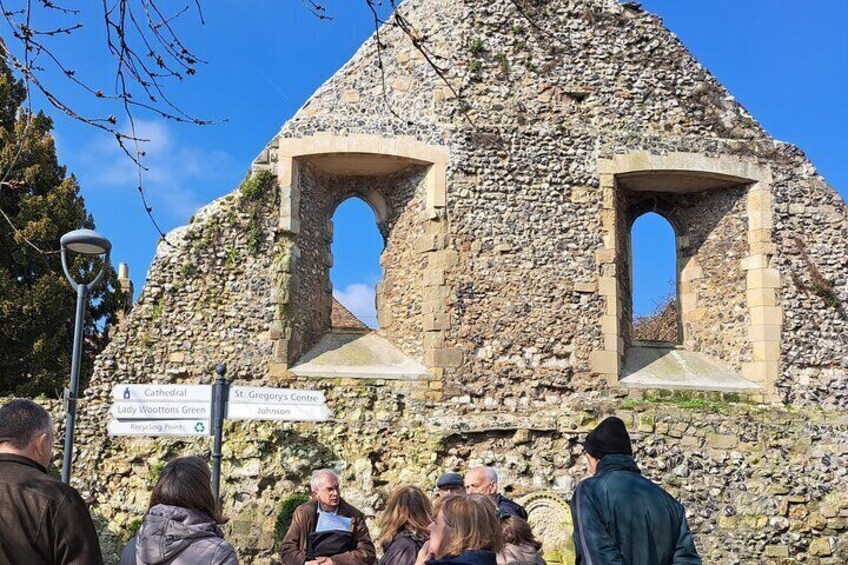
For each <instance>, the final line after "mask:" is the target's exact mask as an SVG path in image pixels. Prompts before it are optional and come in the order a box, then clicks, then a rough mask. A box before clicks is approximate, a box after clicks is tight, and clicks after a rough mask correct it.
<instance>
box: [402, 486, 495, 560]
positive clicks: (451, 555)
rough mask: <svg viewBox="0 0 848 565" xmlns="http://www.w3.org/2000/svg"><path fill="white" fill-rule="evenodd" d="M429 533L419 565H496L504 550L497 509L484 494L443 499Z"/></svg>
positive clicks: (420, 554)
mask: <svg viewBox="0 0 848 565" xmlns="http://www.w3.org/2000/svg"><path fill="white" fill-rule="evenodd" d="M429 530H430V541H428V542H427V543H426V544H424V547H422V548H421V551H419V552H418V560H417V561H416V565H496V563H497V561H496V558H495V555H496V554H497V553H498V552H500V551H501V550H502V549H503V532H502V531H501V524H500V521H499V520H498V516H497V508H496V507H495V503H494V502H492V499H491V498H490V497H489V496H487V495H484V494H464V495H458V496H451V497H448V498H445V499H443V500H442V502H441V504H440V507H439V512H438V514H437V515H436V519H435V520H434V521H433V522H432V523H431V524H430V527H429Z"/></svg>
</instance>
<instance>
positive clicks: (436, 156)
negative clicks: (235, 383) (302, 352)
mask: <svg viewBox="0 0 848 565" xmlns="http://www.w3.org/2000/svg"><path fill="white" fill-rule="evenodd" d="M275 143H276V145H277V157H278V159H277V170H276V173H277V179H278V182H279V187H280V217H279V228H280V232H281V236H282V237H283V238H288V239H289V240H290V245H291V247H292V251H291V255H292V256H293V257H294V258H295V260H297V258H298V257H299V255H300V253H299V250H298V249H297V235H298V234H299V233H300V197H301V195H300V183H299V174H298V173H299V166H300V165H299V164H300V162H302V161H309V160H311V159H315V158H320V159H322V160H323V161H322V162H323V163H324V164H325V165H327V164H329V165H330V166H333V160H336V161H338V162H339V163H340V165H339V166H341V167H344V166H347V165H348V164H349V162H350V159H351V158H352V157H354V158H357V159H355V160H358V158H359V157H362V159H361V161H362V162H363V163H368V162H369V161H370V162H373V163H377V162H378V160H380V159H383V161H384V162H385V161H386V160H387V159H393V160H397V162H398V163H399V164H400V165H403V166H406V165H421V166H426V167H427V172H426V175H425V178H424V187H425V188H424V189H425V210H424V216H425V217H424V218H423V219H424V220H425V226H426V228H425V233H424V234H422V235H421V237H420V238H419V240H420V241H419V242H418V245H417V247H418V250H419V252H421V253H422V254H425V255H426V256H427V268H426V271H425V272H423V273H422V286H423V287H424V289H423V290H424V303H423V304H422V310H423V334H424V335H423V336H422V343H423V347H424V363H425V365H426V366H427V367H428V368H429V369H430V370H431V372H432V373H433V375H434V377H436V378H437V379H441V378H442V375H443V372H444V370H445V369H446V368H455V367H458V366H459V365H461V364H462V362H463V359H462V357H463V356H462V352H461V351H460V350H458V349H455V348H448V347H445V332H446V331H447V330H448V329H449V328H450V310H449V308H448V307H447V304H446V297H447V295H448V292H447V291H448V287H447V285H446V281H445V270H446V269H448V268H450V267H452V266H453V265H454V264H455V262H456V259H457V254H456V251H454V250H452V249H450V248H449V245H448V239H449V238H448V231H447V229H448V228H447V221H446V217H445V208H446V205H447V190H446V177H447V166H448V163H449V159H450V153H449V151H448V148H447V147H444V146H438V145H430V144H426V143H423V142H421V141H418V140H417V139H415V138H413V137H411V136H380V135H372V134H349V135H333V134H331V133H327V132H319V133H316V134H314V135H311V136H305V137H291V138H285V137H284V138H278V139H277V140H275ZM345 159H347V160H348V161H347V162H344V163H343V162H342V161H344V160H345ZM328 160H329V161H328ZM360 174H361V173H360ZM361 196H364V197H365V196H371V197H373V196H374V195H361ZM365 200H366V202H368V204H369V205H371V206H372V208H374V211H375V214H376V215H377V218H378V222H379V221H382V220H383V219H385V214H386V211H385V209H380V204H381V201H382V199H381V198H379V199H376V200H375V199H374V198H365ZM383 206H384V203H383ZM284 279H285V280H287V281H289V282H288V284H290V285H293V284H297V280H296V277H284ZM292 294H293V293H292V292H291V289H290V288H289V289H284V290H278V292H277V295H278V296H280V297H282V299H287V297H289V296H291V295H292ZM291 331H292V328H291V326H290V325H289V324H287V322H286V320H284V319H278V320H275V323H274V326H273V327H272V331H271V338H272V340H274V341H275V342H279V343H277V344H276V346H275V351H276V352H282V353H281V354H280V353H277V354H275V359H274V362H273V363H272V364H271V367H270V369H269V370H270V373H271V374H272V375H283V374H285V373H286V372H287V371H288V369H289V367H290V366H291V365H292V364H293V363H294V362H295V361H296V359H292V358H291V355H289V354H287V353H286V352H288V351H289V348H288V341H289V340H290V339H291ZM433 384H436V383H433ZM433 392H434V393H435V392H436V391H433Z"/></svg>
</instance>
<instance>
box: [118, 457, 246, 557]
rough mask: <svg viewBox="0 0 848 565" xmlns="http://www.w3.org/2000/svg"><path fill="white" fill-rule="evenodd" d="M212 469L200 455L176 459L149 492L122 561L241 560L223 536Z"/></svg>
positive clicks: (222, 520)
mask: <svg viewBox="0 0 848 565" xmlns="http://www.w3.org/2000/svg"><path fill="white" fill-rule="evenodd" d="M209 481H210V472H209V466H208V465H207V464H206V462H205V461H203V460H202V459H199V458H197V457H182V458H179V459H174V460H173V461H171V462H170V463H168V464H167V465H166V466H165V468H164V469H163V470H162V475H161V476H160V477H159V481H158V482H157V483H156V487H155V488H154V489H153V494H152V495H151V497H150V509H149V510H148V511H147V515H146V516H145V517H144V522H143V523H142V524H141V528H140V529H139V530H138V534H136V536H135V537H134V538H133V539H131V540H130V542H129V543H128V544H127V546H126V547H125V548H124V551H123V552H122V553H121V565H238V559H237V558H236V552H235V550H234V549H233V546H232V545H230V544H229V543H228V542H226V541H225V540H224V538H223V537H222V534H221V530H220V528H219V527H218V525H219V524H222V523H224V522H225V520H224V519H222V518H221V516H220V515H219V514H218V510H217V508H216V504H215V500H214V498H213V496H212V489H211V488H210V486H209Z"/></svg>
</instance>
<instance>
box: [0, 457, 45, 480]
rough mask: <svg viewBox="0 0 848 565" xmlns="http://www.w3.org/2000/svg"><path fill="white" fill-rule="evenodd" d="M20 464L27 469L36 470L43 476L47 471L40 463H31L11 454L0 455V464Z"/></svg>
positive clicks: (26, 458) (25, 458) (29, 460)
mask: <svg viewBox="0 0 848 565" xmlns="http://www.w3.org/2000/svg"><path fill="white" fill-rule="evenodd" d="M6 462H9V463H20V464H21V465H26V466H27V467H32V468H33V469H38V470H39V471H41V472H42V473H44V474H45V475H46V474H47V469H45V468H44V467H43V466H42V465H41V463H38V462H36V461H33V460H32V459H30V458H29V457H24V456H23V455H15V454H13V453H0V463H6Z"/></svg>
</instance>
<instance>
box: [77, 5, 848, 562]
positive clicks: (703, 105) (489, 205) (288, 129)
mask: <svg viewBox="0 0 848 565" xmlns="http://www.w3.org/2000/svg"><path fill="white" fill-rule="evenodd" d="M518 4H519V5H521V6H522V7H523V8H524V9H525V10H526V13H527V14H528V15H529V16H530V18H531V19H532V23H531V22H530V21H528V20H527V19H526V18H525V17H524V16H522V15H521V13H520V12H519V11H518V10H517V9H516V6H515V3H514V2H512V1H509V0H486V1H479V0H408V1H407V2H404V3H403V4H402V5H401V12H402V13H403V14H404V15H405V17H406V18H407V19H408V20H409V21H410V22H411V23H412V24H413V25H414V26H415V28H416V29H417V30H418V36H419V37H427V38H428V41H429V47H430V48H431V49H432V51H433V52H435V53H437V54H439V55H440V56H442V57H444V59H439V60H438V64H439V65H441V66H443V67H444V68H445V73H444V74H445V79H446V80H447V82H448V83H449V84H450V87H449V86H448V84H446V82H445V80H443V79H442V78H440V77H439V76H438V75H437V73H436V72H435V71H434V69H433V68H432V67H431V66H430V65H429V64H428V63H427V62H426V61H425V60H424V57H423V56H422V54H421V53H420V52H419V51H418V50H417V49H416V47H415V46H414V45H413V44H412V42H411V41H410V40H409V38H407V37H405V36H404V35H403V34H402V33H401V31H400V30H399V29H398V28H397V27H384V28H383V30H382V32H381V34H382V41H383V42H384V44H385V47H384V49H383V50H382V61H383V63H384V68H385V84H383V83H382V82H381V73H380V69H379V67H378V65H377V46H376V43H375V41H374V39H373V38H372V39H371V40H369V41H368V42H366V44H365V45H363V47H362V48H361V50H360V51H359V52H358V53H357V54H356V55H355V56H354V57H353V59H351V61H350V62H348V63H347V64H346V65H345V66H344V67H342V69H340V70H339V71H338V73H337V74H336V75H335V76H333V77H332V78H331V79H330V80H329V81H327V83H325V84H324V85H323V86H322V87H321V88H320V89H319V90H318V91H317V92H316V93H315V94H314V95H313V97H312V98H311V99H310V100H309V101H308V102H307V103H306V104H305V105H304V106H303V108H301V109H300V110H299V111H298V112H297V114H296V115H295V116H294V117H293V118H292V119H291V120H290V121H289V122H287V123H286V124H285V125H283V127H282V129H281V131H280V133H279V135H278V136H277V137H275V139H273V140H272V141H271V142H270V143H269V145H268V146H267V148H265V149H264V150H263V151H262V152H261V154H260V156H259V158H257V160H256V162H255V163H254V165H253V170H254V172H255V174H259V173H260V172H262V171H266V172H270V173H271V174H272V175H274V176H275V177H276V179H277V181H278V182H277V183H276V185H275V183H268V184H262V185H261V186H262V187H263V190H256V189H255V186H254V185H251V186H252V187H253V188H251V190H245V189H244V188H243V189H240V190H237V191H235V192H234V193H232V194H230V195H228V196H226V197H224V198H222V199H220V200H218V201H216V202H213V203H212V204H210V205H208V206H206V207H205V208H204V209H202V210H201V211H200V212H199V213H198V214H197V216H196V217H195V218H194V219H193V220H192V222H191V224H190V225H188V226H185V227H183V228H179V229H178V230H175V231H174V232H173V233H171V234H169V237H168V240H169V242H170V244H164V243H163V244H161V245H160V247H159V250H158V253H157V255H156V258H155V260H154V262H153V265H152V266H151V269H150V272H149V275H148V279H147V283H146V285H145V288H144V290H143V292H142V295H141V297H140V299H139V301H138V304H137V306H136V307H135V309H134V310H133V312H132V313H131V314H130V315H129V316H128V317H127V318H126V319H125V320H124V321H123V322H122V326H121V327H120V329H119V330H118V332H117V333H116V335H115V337H114V339H113V341H112V342H111V344H110V345H109V347H108V348H107V349H106V350H105V351H104V353H103V354H102V355H101V356H100V357H99V359H98V360H97V366H96V370H95V375H94V377H93V379H92V384H91V386H90V387H89V389H88V390H87V393H86V399H85V401H84V402H83V403H82V408H81V409H82V414H81V416H80V419H79V426H80V438H81V442H82V443H81V449H80V453H79V456H78V459H77V462H76V468H77V469H78V471H77V478H76V480H75V484H76V485H77V486H78V487H79V488H80V490H81V491H82V493H83V495H84V496H85V497H86V498H87V499H88V500H90V501H91V502H92V503H93V508H94V513H95V514H96V516H98V519H99V520H101V522H102V532H103V536H104V543H105V544H106V547H107V548H112V549H114V548H116V547H117V544H118V543H119V539H120V537H121V536H122V535H124V536H125V535H127V532H128V531H129V530H128V528H130V526H131V524H132V523H133V522H134V521H136V520H137V519H138V518H139V517H141V516H142V515H143V513H144V511H145V508H146V500H147V497H148V495H149V490H150V488H151V485H152V483H153V480H154V478H155V476H154V475H153V474H152V473H151V468H153V467H155V466H156V465H157V464H158V463H159V462H162V461H166V460H168V459H170V458H172V457H173V456H175V455H178V454H189V453H201V454H208V450H209V448H210V444H209V442H208V441H206V440H203V439H192V440H185V441H182V440H174V439H127V438H109V437H107V436H106V432H105V428H106V422H107V420H108V408H109V403H110V400H109V392H110V389H111V387H112V386H113V384H114V383H118V382H120V383H126V382H161V383H208V382H210V380H211V376H212V374H213V373H212V368H213V367H214V366H215V365H216V364H217V363H222V362H223V363H226V365H227V367H228V369H229V375H230V376H231V377H232V378H234V379H236V381H237V382H238V383H240V384H254V385H266V386H297V387H302V388H317V389H321V390H323V391H324V392H325V394H326V396H327V399H328V404H329V406H330V408H331V410H332V412H333V417H332V419H331V420H330V421H328V422H325V423H318V424H273V423H259V422H234V423H230V424H228V425H227V428H226V437H227V439H226V442H225V454H224V457H225V460H224V469H223V474H224V477H225V482H224V484H223V487H222V492H223V497H224V500H225V512H226V514H227V515H229V516H230V517H231V518H232V521H231V522H230V524H229V525H228V526H227V532H226V533H227V537H228V539H230V540H232V541H233V543H234V544H235V545H236V547H237V549H238V551H239V554H240V556H241V557H242V560H243V562H245V563H270V562H272V561H273V556H274V555H275V547H274V541H273V525H274V521H275V518H276V513H277V511H278V509H279V507H280V504H281V501H282V500H283V499H284V498H285V497H287V496H289V495H291V494H292V493H296V492H305V490H306V489H307V480H306V478H307V477H308V474H309V472H310V470H311V469H313V468H316V467H319V466H333V467H335V468H337V469H339V471H340V472H341V474H342V477H343V488H344V496H345V497H346V498H348V499H349V500H350V501H351V502H353V503H355V504H356V505H358V506H359V507H361V508H362V509H363V510H364V511H365V512H366V514H367V515H368V516H369V517H370V518H373V517H374V516H375V515H376V514H377V513H378V512H379V511H380V510H381V508H382V505H383V502H384V501H385V498H386V496H387V493H388V491H389V490H390V488H391V487H393V486H395V485H398V484H401V483H409V482H412V483H416V484H419V485H422V486H424V487H425V488H429V487H430V486H432V485H433V484H434V481H435V479H436V477H437V476H438V475H439V474H440V473H441V472H443V471H444V470H453V469H457V470H460V471H462V470H464V469H466V468H467V467H468V466H469V465H472V464H476V463H487V464H493V465H495V466H496V467H497V468H498V469H499V471H500V473H501V476H502V485H501V486H502V489H503V490H505V492H507V493H508V494H510V495H511V496H521V495H526V494H531V493H535V492H539V491H551V492H553V493H556V494H558V495H561V496H562V497H564V498H566V499H567V498H568V497H570V495H571V492H572V491H573V488H574V486H575V484H576V482H577V481H578V480H580V479H581V478H582V477H583V476H584V467H583V463H582V460H581V458H580V447H579V445H578V443H577V442H578V439H579V438H580V437H581V436H582V434H584V433H585V432H586V431H587V430H588V429H590V428H591V426H592V425H594V424H595V423H596V422H597V421H599V420H600V418H602V417H603V416H604V415H607V414H613V413H615V414H619V415H621V416H623V417H625V418H626V419H627V420H628V422H629V423H630V424H631V425H632V430H633V435H634V438H635V441H636V444H637V447H638V448H637V459H638V460H639V463H640V465H641V466H642V468H643V469H644V471H645V473H646V474H647V475H648V476H649V477H651V478H652V479H654V480H656V481H657V482H659V483H661V484H663V485H664V486H665V487H666V488H668V489H670V490H671V491H672V492H673V493H674V494H675V495H676V496H679V497H680V499H681V500H682V502H683V503H684V504H685V505H686V507H687V509H688V512H689V516H690V521H691V525H692V530H693V532H694V535H695V539H696V542H697V545H698V547H699V548H700V549H701V551H702V552H703V555H704V557H705V562H706V563H743V562H744V563H762V562H771V563H794V562H800V561H804V562H807V563H823V564H825V563H844V562H845V561H846V559H848V533H846V532H848V499H847V498H846V492H848V478H846V475H848V423H846V422H848V420H846V410H848V380H847V379H846V371H848V337H846V336H848V318H846V303H848V207H846V205H845V202H844V201H843V200H842V199H841V198H840V196H839V195H838V194H837V193H836V192H835V191H834V190H833V189H832V188H831V187H829V186H828V185H827V183H826V182H825V180H824V179H823V178H822V177H821V176H820V175H819V174H817V172H816V170H815V168H814V167H813V165H812V164H811V163H810V162H809V161H808V160H807V159H806V158H805V157H804V155H803V153H802V152H801V151H800V150H799V149H797V148H795V147H792V146H790V145H788V144H785V143H782V142H779V141H776V140H774V139H772V138H770V137H769V136H768V135H767V134H766V132H764V131H763V129H762V128H761V127H760V126H759V125H758V124H757V123H756V121H755V120H754V119H753V118H752V117H751V116H750V115H749V114H748V113H747V112H746V111H745V109H744V108H742V107H741V106H740V105H739V104H738V103H737V102H736V101H735V100H734V99H733V97H732V96H731V95H730V94H729V93H728V92H727V91H726V90H725V89H724V88H723V87H722V86H721V85H720V84H719V83H718V82H717V81H716V80H715V78H714V77H713V76H712V75H710V73H709V72H708V71H707V70H706V69H704V68H703V67H702V66H701V65H700V64H698V62H697V61H696V60H695V59H694V58H693V57H692V56H691V55H690V54H689V53H688V52H687V51H686V49H685V47H684V46H683V45H682V44H681V43H680V42H679V41H678V40H677V38H676V37H675V36H674V35H673V34H671V33H670V32H669V31H668V30H666V29H665V28H664V27H663V25H662V22H661V21H660V20H659V18H657V17H656V16H653V15H651V14H648V13H644V12H641V11H639V10H638V9H636V8H633V7H629V8H626V7H622V6H620V5H618V4H617V3H615V2H612V1H611V0H580V1H577V0H571V1H569V0H552V1H550V2H527V1H523V0H518ZM384 86H385V90H386V94H385V97H384V96H383V88H384ZM457 94H458V95H459V98H458V97H457ZM669 168H671V169H674V170H669ZM277 185H278V186H277ZM352 195H356V196H360V197H362V198H363V199H365V200H366V201H367V202H368V203H369V204H371V206H372V208H374V210H375V216H376V219H377V221H378V222H379V227H380V229H381V232H382V233H383V235H384V237H385V240H386V248H385V251H384V252H383V255H382V259H381V261H382V265H383V268H384V279H383V282H382V284H381V285H380V288H379V289H378V290H379V292H378V309H379V316H380V326H381V329H380V330H379V331H380V333H381V334H382V335H383V336H384V337H386V338H387V339H389V340H390V341H391V342H392V343H393V344H395V345H396V346H397V347H398V348H400V349H401V350H402V351H403V352H404V353H406V354H407V355H409V356H411V357H414V358H415V359H417V360H418V361H420V362H422V363H424V364H425V365H426V366H427V367H428V369H429V371H430V377H429V378H427V379H420V380H404V381H391V380H379V379H370V380H369V379H366V380H362V379H358V380H352V379H332V380H330V379H320V378H308V379H307V378H297V377H295V376H294V375H293V374H292V373H291V372H290V371H289V368H290V367H291V366H292V365H293V363H296V361H297V359H298V358H300V356H302V355H303V354H304V353H306V352H308V351H309V349H310V348H311V347H312V346H313V345H314V344H315V343H316V342H317V341H318V340H319V339H320V337H321V335H322V334H323V332H325V331H326V330H328V328H329V324H330V312H331V304H332V300H331V296H332V295H331V290H332V289H331V286H330V283H329V279H328V272H329V268H330V267H331V265H332V261H333V258H332V255H331V254H330V252H329V249H330V247H329V245H330V242H331V241H332V238H333V231H332V224H331V222H330V220H331V217H332V212H333V210H334V209H335V206H336V205H337V204H338V203H339V202H341V201H342V200H343V199H344V198H346V197H348V196H352ZM649 205H650V206H649ZM646 207H651V209H653V208H654V207H656V208H657V209H659V210H664V211H665V215H666V217H668V218H669V220H670V221H672V223H673V225H675V228H676V229H677V232H678V233H677V247H678V258H679V261H678V270H679V272H680V284H679V287H680V297H679V299H680V309H681V324H682V331H681V335H682V339H683V341H682V347H684V348H688V349H691V350H693V351H696V352H698V353H703V354H706V355H709V356H711V357H712V358H713V359H715V360H716V361H717V362H720V363H722V364H724V365H725V366H727V367H728V368H729V369H731V370H733V371H736V372H738V373H739V374H740V375H741V376H743V377H745V378H747V379H749V380H751V381H753V382H754V383H757V384H758V385H760V386H761V390H760V393H758V394H753V395H749V396H746V397H744V398H743V397H736V396H731V397H728V396H725V397H720V398H716V397H714V396H710V395H709V394H707V395H706V396H699V395H695V394H694V393H685V394H684V393H677V395H676V396H671V397H669V396H668V394H666V393H662V394H661V393H660V392H644V391H639V390H628V389H623V388H621V387H620V386H618V385H617V382H616V381H617V379H618V376H619V375H618V371H619V369H620V367H621V362H622V358H623V356H624V355H626V350H627V348H628V347H629V345H630V333H631V332H630V317H631V311H632V309H631V307H630V304H629V301H630V298H629V290H628V289H629V281H628V277H629V267H628V263H629V256H628V253H627V249H628V240H629V235H628V233H629V232H628V229H629V224H630V222H631V221H632V219H633V216H634V215H635V214H637V213H638V212H639V210H642V209H646ZM669 394H670V393H669ZM704 398H706V399H707V400H704ZM759 403H762V404H759ZM560 537H562V536H560ZM555 549H557V548H553V547H546V551H553V550H555ZM110 551H111V550H110ZM112 558H114V554H112ZM563 559H567V555H565V554H563Z"/></svg>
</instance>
